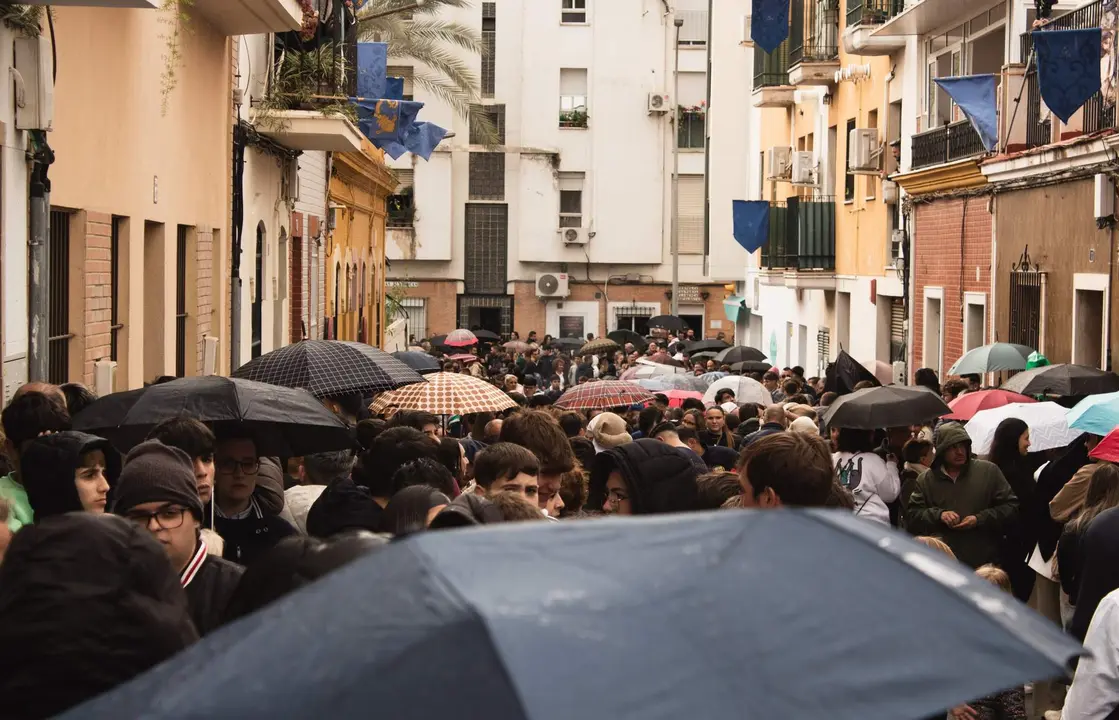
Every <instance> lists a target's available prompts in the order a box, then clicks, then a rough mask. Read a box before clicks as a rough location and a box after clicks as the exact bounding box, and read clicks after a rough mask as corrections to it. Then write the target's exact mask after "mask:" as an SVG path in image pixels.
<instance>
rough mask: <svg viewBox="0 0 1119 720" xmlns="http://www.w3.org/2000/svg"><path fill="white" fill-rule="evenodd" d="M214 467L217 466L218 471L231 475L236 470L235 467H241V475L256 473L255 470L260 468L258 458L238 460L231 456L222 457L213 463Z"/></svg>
mask: <svg viewBox="0 0 1119 720" xmlns="http://www.w3.org/2000/svg"><path fill="white" fill-rule="evenodd" d="M215 467H217V469H218V472H220V473H224V474H227V475H232V474H233V473H234V472H236V471H237V468H241V474H242V475H256V474H257V471H259V470H260V460H259V459H257V458H253V459H252V460H243V461H240V462H238V461H237V460H234V459H233V458H222V459H220V460H218V461H217V462H216V463H215Z"/></svg>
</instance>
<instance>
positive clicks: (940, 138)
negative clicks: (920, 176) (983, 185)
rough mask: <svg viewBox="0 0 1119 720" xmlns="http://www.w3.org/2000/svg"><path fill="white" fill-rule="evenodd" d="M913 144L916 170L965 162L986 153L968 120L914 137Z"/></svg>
mask: <svg viewBox="0 0 1119 720" xmlns="http://www.w3.org/2000/svg"><path fill="white" fill-rule="evenodd" d="M912 142H913V145H912V153H911V154H912V165H913V169H914V170H916V169H918V168H924V167H930V166H932V165H941V164H943V163H947V162H952V161H954V160H963V159H964V158H969V157H974V156H976V155H982V154H983V153H984V152H986V148H984V147H983V141H982V140H981V139H980V137H979V133H977V132H976V131H975V128H974V127H973V126H972V124H971V122H970V121H968V120H963V121H961V122H955V123H950V124H948V125H942V126H941V127H938V128H933V129H932V130H928V131H926V132H923V133H919V134H917V135H914V136H913V140H912Z"/></svg>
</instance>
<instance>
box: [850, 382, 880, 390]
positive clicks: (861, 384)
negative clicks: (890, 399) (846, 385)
mask: <svg viewBox="0 0 1119 720" xmlns="http://www.w3.org/2000/svg"><path fill="white" fill-rule="evenodd" d="M873 387H878V383H877V382H875V381H873V380H863V381H861V382H857V383H855V387H854V389H855V390H867V389H869V388H873Z"/></svg>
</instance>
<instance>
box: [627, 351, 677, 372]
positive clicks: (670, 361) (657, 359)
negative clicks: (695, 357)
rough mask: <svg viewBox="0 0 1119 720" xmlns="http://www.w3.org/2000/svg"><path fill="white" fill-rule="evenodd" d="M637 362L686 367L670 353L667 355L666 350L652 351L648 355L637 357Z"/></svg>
mask: <svg viewBox="0 0 1119 720" xmlns="http://www.w3.org/2000/svg"><path fill="white" fill-rule="evenodd" d="M637 362H639V363H641V364H642V365H649V364H652V365H671V366H673V367H679V368H682V367H687V365H686V364H685V363H684V362H683V361H681V360H677V359H676V358H674V357H672V356H671V355H669V354H668V353H666V352H659V353H653V354H652V355H650V356H649V357H646V358H638V359H637Z"/></svg>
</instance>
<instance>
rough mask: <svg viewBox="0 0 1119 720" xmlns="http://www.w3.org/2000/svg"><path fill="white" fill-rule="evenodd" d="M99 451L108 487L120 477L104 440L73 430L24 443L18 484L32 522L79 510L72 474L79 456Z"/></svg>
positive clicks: (115, 456)
mask: <svg viewBox="0 0 1119 720" xmlns="http://www.w3.org/2000/svg"><path fill="white" fill-rule="evenodd" d="M94 450H100V451H101V452H103V453H104V454H105V479H106V480H108V482H109V487H110V495H111V494H112V490H111V488H112V486H113V485H114V484H116V480H117V476H118V475H120V455H119V454H118V453H117V451H116V450H114V449H113V447H112V446H111V445H110V444H109V441H108V440H105V439H104V438H99V437H97V436H96V435H87V434H86V433H83V432H77V431H75V430H66V431H64V432H58V433H54V434H52V435H44V436H43V437H38V438H35V439H34V440H32V441H31V442H30V443H28V445H27V448H26V449H25V450H24V451H23V454H22V456H21V457H20V478H19V479H20V482H21V483H22V484H23V487H24V489H25V490H26V491H27V502H29V503H30V504H31V509H32V510H34V511H35V519H36V520H42V519H44V518H48V517H51V516H53V515H61V514H63V513H68V512H79V511H81V510H83V509H84V508H83V507H82V502H81V500H80V499H79V498H78V488H77V486H76V485H75V484H74V473H75V472H76V471H77V469H78V464H79V463H80V462H81V459H82V456H84V455H86V454H87V453H91V452H93V451H94Z"/></svg>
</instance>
